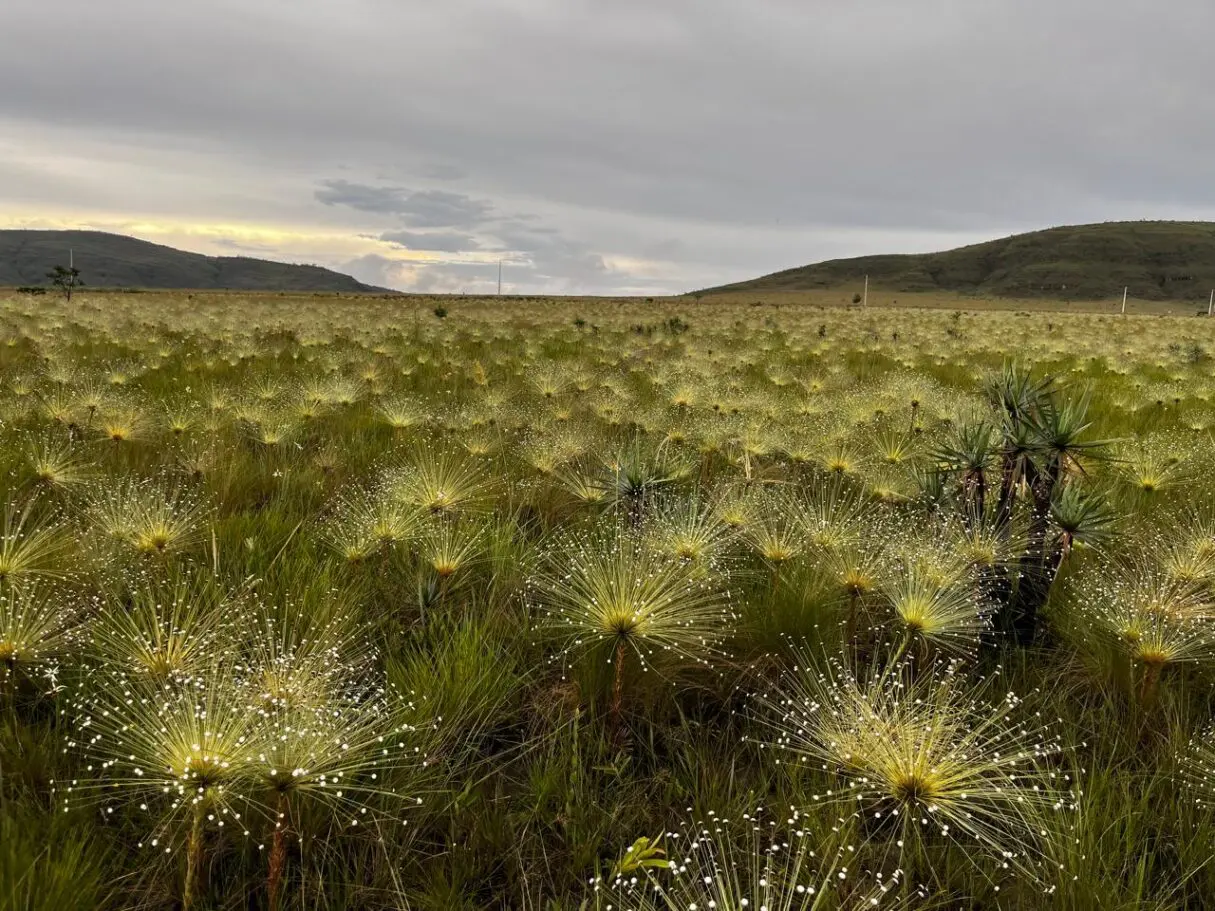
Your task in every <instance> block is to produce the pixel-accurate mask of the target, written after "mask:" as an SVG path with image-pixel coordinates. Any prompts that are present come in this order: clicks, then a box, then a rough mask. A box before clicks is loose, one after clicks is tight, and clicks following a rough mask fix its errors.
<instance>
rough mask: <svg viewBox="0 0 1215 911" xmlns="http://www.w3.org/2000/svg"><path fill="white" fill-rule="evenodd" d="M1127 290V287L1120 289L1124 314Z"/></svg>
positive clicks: (1124, 312)
mask: <svg viewBox="0 0 1215 911" xmlns="http://www.w3.org/2000/svg"><path fill="white" fill-rule="evenodd" d="M1128 290H1129V289H1127V288H1123V289H1122V313H1123V315H1124V316H1125V315H1126V292H1127V291H1128Z"/></svg>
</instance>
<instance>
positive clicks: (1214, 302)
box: [1207, 289, 1215, 316]
mask: <svg viewBox="0 0 1215 911" xmlns="http://www.w3.org/2000/svg"><path fill="white" fill-rule="evenodd" d="M1212 310H1215V289H1212V290H1211V300H1210V302H1209V303H1208V304H1207V316H1210V315H1211V311H1212Z"/></svg>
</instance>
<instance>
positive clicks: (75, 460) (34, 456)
mask: <svg viewBox="0 0 1215 911" xmlns="http://www.w3.org/2000/svg"><path fill="white" fill-rule="evenodd" d="M25 452H26V463H27V465H28V467H29V472H30V478H31V480H32V481H33V483H34V484H35V485H37V486H39V487H43V488H46V489H48V490H53V491H55V492H56V493H69V492H72V491H75V490H78V489H79V488H80V487H81V486H82V485H83V484H84V483H85V482H86V481H88V480H89V478H90V476H91V475H92V471H93V466H92V465H91V464H90V463H89V462H88V461H87V460H86V459H84V458H82V457H81V454H80V448H79V446H77V445H75V444H73V443H72V441H71V440H62V439H56V438H54V437H50V436H45V437H41V438H38V439H35V440H33V441H32V442H31V443H30V444H29V445H28V446H27V447H26V450H25Z"/></svg>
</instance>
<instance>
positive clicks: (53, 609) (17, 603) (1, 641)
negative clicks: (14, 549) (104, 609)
mask: <svg viewBox="0 0 1215 911" xmlns="http://www.w3.org/2000/svg"><path fill="white" fill-rule="evenodd" d="M82 613H83V611H82V609H81V607H80V606H79V605H78V603H77V602H76V601H74V600H73V599H72V598H71V597H70V596H68V595H66V594H64V593H62V592H56V591H53V590H50V589H48V588H46V587H45V586H39V585H38V584H36V583H34V582H24V583H18V584H14V583H11V582H10V583H6V584H3V585H0V692H7V691H9V690H10V688H11V687H12V686H13V685H14V684H15V683H16V682H17V680H18V679H20V678H28V677H30V676H32V675H33V673H34V672H35V671H36V670H38V669H44V668H46V667H48V666H50V665H53V663H54V662H56V661H57V660H58V659H59V658H60V657H61V656H63V655H64V654H65V653H67V652H68V651H69V649H70V648H71V647H72V646H73V645H74V643H75V642H76V633H77V632H78V628H79V623H80V619H81V615H82Z"/></svg>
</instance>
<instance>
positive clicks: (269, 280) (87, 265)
mask: <svg viewBox="0 0 1215 911" xmlns="http://www.w3.org/2000/svg"><path fill="white" fill-rule="evenodd" d="M68 250H71V251H72V255H73V256H74V258H75V264H76V268H77V269H79V270H80V277H81V278H82V279H83V280H84V282H85V285H86V287H88V288H189V289H198V290H206V289H231V290H237V291H346V292H355V291H382V290H383V289H381V288H375V287H372V286H371V285H364V284H363V283H362V282H360V281H357V280H355V279H353V278H351V277H350V276H349V275H343V274H342V273H340V272H334V271H332V270H330V269H324V268H322V267H320V266H302V265H294V264H291V263H279V262H272V261H270V260H265V259H253V258H251V257H246V256H204V255H203V254H201V253H187V252H185V251H184V250H176V249H174V248H173V247H166V246H162V245H161V244H154V243H149V242H148V241H146V240H137V239H136V238H134V237H126V236H124V235H122V234H107V233H105V232H102V231H0V287H3V286H21V285H45V284H47V279H46V273H47V272H48V271H50V269H51V268H52V267H53V266H55V265H67V261H68Z"/></svg>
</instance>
